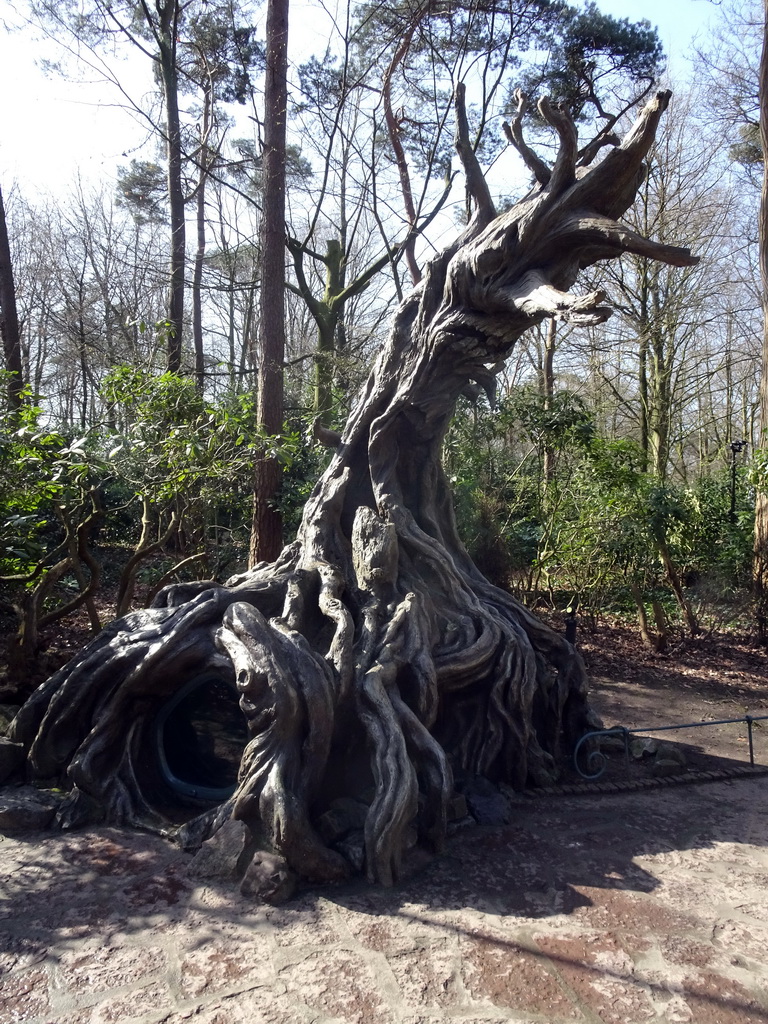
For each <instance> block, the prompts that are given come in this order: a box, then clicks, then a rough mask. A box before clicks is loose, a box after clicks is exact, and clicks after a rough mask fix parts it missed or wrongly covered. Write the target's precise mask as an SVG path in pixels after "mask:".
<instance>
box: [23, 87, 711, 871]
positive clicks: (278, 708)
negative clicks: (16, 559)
mask: <svg viewBox="0 0 768 1024" xmlns="http://www.w3.org/2000/svg"><path fill="white" fill-rule="evenodd" d="M668 100H669V93H667V92H660V93H658V94H657V96H656V97H655V98H654V99H653V100H652V101H651V102H649V103H648V104H647V106H646V107H645V108H644V110H643V111H642V113H641V114H640V116H639V117H638V119H637V121H636V123H635V125H634V127H633V128H632V129H631V131H630V132H629V133H628V135H627V136H626V138H625V139H624V140H623V142H621V143H620V144H618V140H616V139H613V138H611V139H609V140H607V141H608V142H609V143H610V145H611V146H612V148H611V149H610V151H609V152H608V153H607V155H605V157H604V159H603V160H602V161H601V162H599V163H598V164H596V165H595V166H594V167H591V168H588V167H587V166H586V165H587V164H588V163H589V161H590V160H591V159H593V158H594V156H595V153H596V151H597V149H598V148H599V146H597V145H595V144H591V145H590V146H589V147H587V148H586V149H584V150H582V151H579V149H578V144H577V135H576V130H575V127H574V124H573V122H572V120H571V119H570V117H569V116H568V115H567V113H566V112H565V111H563V110H561V109H557V108H554V107H553V106H551V105H550V104H548V103H547V102H546V101H542V102H541V103H540V107H539V109H540V112H541V114H542V115H543V117H544V118H545V120H546V121H547V122H548V123H549V124H550V125H551V126H552V128H553V129H554V130H555V131H556V133H557V135H558V136H559V151H558V155H557V159H556V161H555V163H554V166H553V167H552V168H549V167H548V166H547V165H545V164H544V163H543V162H542V161H541V160H540V159H539V158H537V157H534V155H533V154H532V152H531V151H530V150H529V149H528V148H527V146H526V145H525V143H524V142H523V139H522V134H521V131H520V124H519V120H520V118H521V117H522V113H523V111H522V107H523V103H522V100H521V104H520V110H519V111H518V118H517V119H516V123H515V124H514V125H513V126H512V127H511V128H509V129H508V133H509V136H510V138H511V139H512V141H513V142H514V144H515V145H516V146H517V148H518V150H519V151H520V152H521V154H522V155H523V157H524V159H525V160H526V162H527V163H528V164H529V166H530V168H531V170H532V171H533V172H534V175H535V177H536V179H537V184H536V185H535V187H534V188H533V190H532V191H531V192H530V193H529V194H528V195H527V196H526V197H525V198H524V199H523V200H521V201H520V202H519V203H517V204H516V205H515V206H514V207H513V208H512V209H511V210H509V211H508V212H505V213H502V214H501V215H497V214H496V211H495V209H494V206H493V203H492V201H491V197H490V193H489V190H488V188H487V185H486V182H485V181H484V179H483V176H482V173H481V171H480V168H479V165H478V164H477V161H476V160H475V157H474V155H473V153H472V149H471V147H470V145H469V141H468V130H467V124H466V117H465V113H464V99H463V91H462V90H461V89H459V90H458V91H457V95H456V120H457V132H456V147H457V150H458V152H459V155H460V158H461V160H462V163H463V165H464V168H465V171H466V175H467V182H468V189H469V191H470V193H471V194H472V196H473V198H474V201H475V207H476V212H475V214H474V217H473V219H472V221H471V223H470V224H469V225H468V227H467V228H466V229H465V230H464V232H463V233H462V234H461V236H460V237H459V238H458V239H457V240H456V241H455V242H454V244H453V245H451V246H450V247H449V248H448V249H447V250H446V251H445V252H443V253H442V254H441V255H439V256H437V257H436V258H435V259H433V260H432V262H431V263H430V264H429V266H428V268H427V271H426V273H425V275H424V278H423V280H422V282H421V283H420V284H419V285H418V286H417V287H416V288H415V290H414V291H413V293H412V294H411V295H410V297H408V298H407V299H406V300H405V301H404V302H403V303H402V304H401V305H400V307H399V309H398V311H397V313H396V315H395V318H394V323H393V326H392V331H391V334H390V336H389V340H388V342H387V344H386V345H385V347H384V349H383V351H382V352H381V354H380V356H379V358H378V361H377V363H376V365H375V368H374V369H373V371H372V373H371V375H370V378H369V380H368V382H367V384H366V386H365V389H364V391H363V393H362V395H361V396H360V399H359V401H358V402H357V405H356V407H355V409H354V411H353V412H352V414H351V416H350V418H349V422H348V423H347V426H346V429H345V431H344V434H343V436H342V437H341V438H340V439H339V443H338V447H337V450H336V452H335V454H334V456H333V458H332V461H331V463H330V465H329V467H328V469H327V471H326V472H325V473H324V475H323V476H322V478H321V479H320V480H319V482H318V483H317V485H316V487H315V489H314V491H313V493H312V495H311V497H310V499H309V501H308V503H307V506H306V508H305V511H304V516H303V521H302V525H301V527H300V529H299V532H298V536H297V538H296V540H295V541H294V542H293V543H292V544H290V545H289V546H288V547H286V548H285V550H284V551H283V552H282V554H281V556H280V557H279V559H278V560H277V561H276V562H275V563H274V564H272V565H268V564H262V565H258V566H257V567H256V568H255V569H253V570H252V571H250V572H248V573H246V574H245V575H243V576H240V577H237V578H235V579H232V580H229V581H228V582H227V583H226V584H225V585H223V586H218V585H214V584H211V583H210V582H206V583H199V584H190V585H181V586H173V587H170V588H168V589H166V590H165V591H164V592H163V593H162V594H161V595H160V597H159V598H158V599H157V600H156V601H155V603H154V606H153V607H152V608H150V609H148V610H146V611H141V612H136V613H134V614H130V615H127V616H125V617H124V618H122V619H120V620H118V621H116V622H114V623H113V624H112V625H111V626H109V627H108V628H107V629H106V630H105V631H104V632H103V633H102V634H101V635H100V636H99V637H98V638H97V639H95V640H94V641H93V642H92V643H91V644H90V645H89V646H88V647H86V648H85V650H83V651H82V653H81V654H80V655H78V656H77V657H76V658H75V659H74V661H72V662H71V663H70V664H69V665H68V666H66V667H65V668H64V669H62V670H61V671H60V672H58V673H57V674H56V675H54V676H53V677H52V678H51V679H50V680H49V681H48V682H47V683H45V684H44V685H43V686H42V687H41V688H40V689H39V690H38V691H37V692H36V693H35V694H34V695H33V696H32V698H30V700H29V702H28V703H27V704H26V705H25V706H24V707H23V708H22V710H21V712H20V714H19V716H18V718H17V719H16V722H15V723H14V726H13V737H12V738H14V739H16V740H17V741H19V742H22V743H24V744H25V746H26V748H27V750H28V754H27V764H28V769H29V771H30V772H31V773H32V775H33V776H35V777H37V778H51V777H56V778H59V779H62V778H64V779H66V780H67V785H69V786H70V787H71V792H70V795H69V798H68V800H67V801H66V804H65V805H64V807H63V809H62V811H61V812H60V821H61V823H62V824H64V825H66V824H73V823H77V822H78V821H79V820H83V819H84V818H85V817H88V818H90V820H93V816H94V815H96V816H97V817H99V818H100V819H101V820H104V821H107V822H111V823H133V824H143V825H147V824H150V825H151V824H155V825H162V823H163V821H164V817H163V814H162V809H161V808H160V807H158V801H157V796H156V794H157V789H156V787H155V782H156V779H154V777H153V769H152V766H151V764H149V760H151V759H149V758H148V755H147V750H148V736H149V733H150V731H151V729H152V728H153V722H154V720H155V718H156V716H157V713H158V708H159V707H160V706H161V705H162V704H163V703H164V702H167V701H168V700H169V697H170V696H171V695H173V694H174V693H176V692H177V691H178V690H179V688H180V687H182V686H183V685H184V684H185V682H186V681H187V680H188V679H189V678H190V677H192V676H193V675H195V674H199V673H201V672H202V671H205V672H208V673H209V674H213V675H215V676H218V677H220V678H221V679H223V680H228V681H229V682H230V683H232V682H234V683H235V684H236V687H237V690H238V692H239V700H240V707H241V708H242V711H243V714H244V715H245V717H246V719H247V724H248V734H249V740H248V742H247V745H246V747H245V750H244V753H243V757H242V762H241V766H240V773H239V782H238V785H237V789H236V792H235V794H234V796H232V797H231V798H230V799H229V800H226V801H225V802H224V803H223V804H221V805H220V806H218V807H215V808H214V809H213V810H211V811H209V812H208V813H206V814H204V815H202V816H201V817H200V818H198V819H196V820H195V821H193V822H191V823H190V824H188V825H187V826H186V832H185V835H186V837H187V839H188V841H190V842H192V841H193V840H195V839H196V840H197V841H198V842H202V841H203V840H204V839H205V838H206V837H207V836H210V835H212V834H214V833H215V832H216V831H217V830H218V829H220V828H221V827H222V825H224V824H225V823H226V822H228V821H229V820H230V819H232V818H234V819H238V820H240V821H242V822H244V823H245V824H246V825H247V826H248V829H249V830H250V832H251V833H252V834H253V836H254V837H256V838H255V840H254V841H255V842H258V843H261V844H262V848H264V847H266V848H267V849H268V848H269V847H271V848H272V850H274V851H277V852H278V853H279V854H281V855H282V856H283V857H284V859H285V860H286V861H287V863H288V865H289V866H290V867H291V868H292V869H293V871H295V872H296V873H298V874H299V875H300V876H303V877H304V878H308V879H312V880H331V879H337V878H340V877H342V876H344V875H345V874H347V873H348V872H349V871H350V859H349V858H348V857H345V856H343V855H342V853H341V852H340V850H339V848H338V847H337V848H334V845H333V842H331V843H330V845H329V844H328V843H326V842H325V841H324V840H323V839H322V838H321V835H320V832H319V831H318V824H317V823H318V819H319V816H320V815H321V814H322V813H323V812H324V811H325V810H326V809H327V808H328V806H329V805H330V803H331V802H332V801H333V800H334V799H336V800H338V798H340V797H344V796H351V797H355V798H356V799H358V800H360V801H362V803H361V804H360V806H363V805H364V814H363V817H364V854H365V857H364V860H365V869H366V871H367V874H368V877H369V878H370V879H371V880H377V881H379V882H382V883H384V884H388V883H390V882H391V881H392V880H393V878H395V877H396V876H397V874H398V870H399V867H400V864H401V859H402V857H403V854H404V850H405V849H406V847H407V846H408V844H409V843H412V842H413V835H414V830H415V832H416V833H417V834H418V837H419V838H420V840H421V841H422V842H424V843H426V844H431V846H433V847H437V848H439V847H440V844H441V842H442V840H443V838H444V836H445V833H446V812H447V806H448V804H449V801H450V799H451V796H452V791H453V782H452V778H453V776H452V772H453V771H454V770H456V769H460V770H462V771H465V772H471V773H476V774H478V775H482V776H485V777H486V778H489V779H491V780H504V781H506V782H507V783H508V784H510V785H511V786H513V787H522V786H524V785H525V784H526V781H528V782H533V783H536V784H546V783H547V782H550V781H551V780H552V779H553V778H554V777H555V776H556V772H557V762H558V759H559V758H560V757H561V755H562V754H563V753H564V752H565V751H567V750H568V749H570V748H572V746H573V745H574V744H575V742H576V740H577V739H578V738H579V736H580V735H582V734H583V732H584V731H585V730H586V729H587V728H588V725H589V717H590V712H589V706H588V703H587V690H586V679H585V675H584V670H583V666H582V663H581V661H580V659H579V657H578V655H577V654H576V653H575V652H574V650H573V648H572V647H571V645H570V644H568V643H567V642H566V641H565V640H563V639H562V638H561V637H560V636H559V635H557V634H556V633H555V632H553V631H552V630H551V629H549V628H548V627H547V626H546V625H544V624H543V623H542V622H540V621H539V620H537V619H536V618H535V617H534V616H533V615H531V614H530V613H529V612H528V611H527V610H526V609H525V608H523V607H522V606H521V605H520V604H519V603H518V602H517V601H515V600H514V599H513V598H512V597H511V596H510V595H509V594H507V593H505V592H503V591H502V590H499V589H497V588H496V587H494V586H491V585H490V584H489V583H488V582H487V581H486V580H485V579H484V578H483V576H482V575H481V574H480V572H479V571H478V570H477V568H476V567H475V566H474V565H473V563H472V561H471V560H470V558H469V557H468V555H467V553H466V551H465V550H464V548H463V546H462V544H461V541H460V540H459V537H458V534H457V531H456V525H455V521H454V515H453V509H452V503H451V492H450V487H449V484H448V482H447V480H446V477H445V475H444V472H443V469H442V467H441V462H440V451H441V444H442V441H443V437H444V435H445V432H446V429H447V427H448V424H449V421H450V418H451V416H452V414H453V411H454V407H455V404H456V401H457V399H458V397H459V395H461V394H462V392H465V391H466V390H467V388H468V387H469V388H470V389H471V388H477V387H481V388H484V389H485V390H487V391H490V390H491V389H492V387H493V383H494V375H495V373H496V372H497V370H498V368H499V367H500V365H501V361H502V360H503V359H504V357H505V356H506V355H507V354H508V353H509V351H510V349H511V348H512V346H513V345H514V343H515V340H516V339H517V338H519V337H520V335H521V334H522V333H523V332H524V331H525V330H526V329H528V328H529V327H531V326H532V325H533V324H536V323H539V322H540V321H542V320H543V319H544V318H546V317H555V318H557V319H561V320H567V321H570V322H571V323H577V324H594V323H599V322H601V321H603V320H605V319H606V318H607V317H608V316H609V315H610V312H611V311H610V309H609V308H608V307H607V306H606V305H605V295H604V294H603V293H601V292H592V293H590V294H587V295H580V296H576V295H573V294H570V292H569V289H570V288H571V287H572V286H573V285H574V283H575V281H576V278H577V275H578V272H579V270H581V269H582V268H584V267H587V266H589V265H590V264H593V263H595V262H596V261H598V260H604V259H611V258H613V257H617V256H620V255H621V254H622V253H623V252H632V253H639V254H641V255H643V256H648V257H651V258H653V259H657V260H661V261H664V262H666V263H670V264H673V265H677V266H684V265H689V264H691V263H693V262H695V258H694V257H692V256H691V254H690V252H689V251H688V250H687V249H682V248H677V247H674V246H669V245H659V244H656V243H654V242H651V241H649V240H647V239H645V238H642V237H640V236H639V235H637V234H636V233H634V232H633V231H631V230H630V229H629V228H628V227H626V226H624V225H623V224H622V223H620V221H619V218H620V217H621V215H622V214H623V213H624V212H625V211H626V210H627V209H628V207H629V206H630V204H631V203H632V201H633V199H634V197H635V194H636V191H637V189H638V187H639V185H640V183H641V181H642V178H643V173H644V167H643V159H644V157H645V155H646V153H647V152H648V149H649V147H650V146H651V144H652V142H653V139H654V135H655V131H656V127H657V125H658V122H659V118H660V117H661V114H662V112H663V111H664V109H665V107H666V106H667V103H668ZM353 859H354V858H353Z"/></svg>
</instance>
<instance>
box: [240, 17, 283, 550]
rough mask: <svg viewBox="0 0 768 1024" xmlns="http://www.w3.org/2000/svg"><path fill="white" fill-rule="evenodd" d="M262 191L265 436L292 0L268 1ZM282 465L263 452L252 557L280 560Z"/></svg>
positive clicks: (279, 329)
mask: <svg viewBox="0 0 768 1024" xmlns="http://www.w3.org/2000/svg"><path fill="white" fill-rule="evenodd" d="M264 106H265V113H264V160H263V169H264V190H263V194H262V209H263V213H262V218H261V247H262V248H261V260H262V272H261V295H260V301H259V312H260V323H259V354H260V362H259V377H258V388H259V394H258V406H257V410H258V420H259V424H260V425H261V426H262V427H263V429H264V431H265V432H266V433H267V434H278V433H279V432H280V431H281V430H282V428H283V361H284V358H285V132H286V113H287V106H288V0H269V3H268V5H267V67H266V73H265V83H264ZM279 486H280V465H279V463H278V462H277V460H276V459H274V458H268V457H267V456H266V455H263V456H262V457H261V458H259V459H258V460H257V462H256V466H255V468H254V484H253V520H252V524H251V543H250V553H249V561H250V564H251V565H252V566H253V565H255V564H256V563H257V562H261V561H270V560H272V559H274V558H277V556H278V554H279V553H280V549H281V547H282V544H283V521H282V516H281V515H280V512H279V510H278V509H277V508H275V506H274V499H275V497H276V495H277V492H278V489H279Z"/></svg>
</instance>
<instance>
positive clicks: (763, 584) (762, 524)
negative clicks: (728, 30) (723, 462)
mask: <svg viewBox="0 0 768 1024" xmlns="http://www.w3.org/2000/svg"><path fill="white" fill-rule="evenodd" d="M760 142H761V145H762V150H763V190H762V193H761V195H760V219H759V223H758V228H759V236H760V280H761V283H762V288H763V296H762V298H763V356H762V363H761V371H762V372H761V378H760V428H761V444H763V445H764V444H766V438H768V434H766V431H767V430H768V0H765V2H764V4H763V49H762V54H761V57H760ZM752 581H753V593H754V600H755V616H756V619H757V626H758V632H759V635H760V640H761V642H762V643H768V493H767V492H766V491H764V490H761V489H758V491H757V495H756V497H755V541H754V558H753V562H752Z"/></svg>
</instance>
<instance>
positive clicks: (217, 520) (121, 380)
mask: <svg viewBox="0 0 768 1024" xmlns="http://www.w3.org/2000/svg"><path fill="white" fill-rule="evenodd" d="M103 396H104V398H105V400H106V401H107V402H108V403H109V404H110V405H111V406H112V407H113V411H114V413H115V414H116V416H117V419H118V421H119V422H121V423H122V424H123V429H122V430H121V431H120V432H115V433H113V434H112V435H111V437H110V445H109V450H108V451H107V457H108V459H109V460H110V463H111V465H112V466H113V469H114V472H115V475H116V476H117V477H118V478H119V479H120V480H121V481H122V484H123V486H128V487H129V488H130V489H131V491H132V497H133V498H135V499H139V500H141V501H142V502H146V503H149V505H150V506H151V507H152V508H153V509H154V510H155V514H156V515H158V516H159V517H162V516H163V515H168V514H171V513H175V516H176V518H177V520H178V522H179V528H180V530H183V531H186V535H187V543H188V544H189V545H192V546H194V545H195V544H204V543H206V541H207V539H208V538H209V537H210V534H211V531H212V530H213V531H214V533H216V531H218V530H219V529H220V528H222V526H223V527H224V528H226V530H227V531H230V532H231V531H233V530H235V531H238V532H239V533H240V534H245V533H246V531H247V524H249V522H250V503H251V497H252V475H253V465H254V462H255V461H256V459H257V458H258V457H260V455H261V454H262V453H264V452H266V453H267V454H268V455H270V456H271V457H274V458H276V459H277V460H278V461H279V462H280V464H281V465H282V466H283V468H284V469H288V468H289V467H290V466H291V465H292V464H293V461H294V459H295V457H296V455H297V453H298V452H299V451H300V448H301V443H300V436H299V434H298V432H286V433H285V434H282V435H279V436H277V437H274V436H268V435H266V434H265V433H264V431H263V430H262V429H261V428H260V427H259V425H258V423H257V421H256V407H255V401H254V398H253V396H252V395H250V394H229V395H226V396H225V397H224V398H223V399H221V400H219V401H217V402H215V403H213V402H209V401H207V400H205V399H204V398H203V396H202V395H201V394H200V392H199V390H198V389H197V387H196V384H195V381H194V380H193V379H192V378H189V377H183V376H180V375H178V374H173V373H168V372H166V373H164V374H161V375H159V376H154V375H152V374H150V373H148V372H147V371H145V370H142V369H139V368H136V367H130V366H123V367H118V368H116V369H114V370H113V371H112V372H111V373H110V374H109V376H108V377H107V378H106V380H105V383H104V386H103ZM244 545H245V536H244V537H243V546H244Z"/></svg>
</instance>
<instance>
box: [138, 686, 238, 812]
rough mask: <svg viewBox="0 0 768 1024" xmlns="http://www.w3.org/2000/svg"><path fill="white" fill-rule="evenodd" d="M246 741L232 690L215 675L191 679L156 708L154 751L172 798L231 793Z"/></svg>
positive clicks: (216, 797) (195, 800) (204, 799)
mask: <svg viewBox="0 0 768 1024" xmlns="http://www.w3.org/2000/svg"><path fill="white" fill-rule="evenodd" d="M247 741H248V732H247V727H246V721H245V717H244V715H243V713H242V711H241V710H240V706H239V704H238V694H237V690H236V689H235V688H234V687H233V686H232V685H231V684H229V683H228V682H227V681H225V680H223V679H222V678H221V677H220V676H214V675H200V676H196V677H195V678H193V679H191V680H190V681H189V682H188V683H186V684H185V685H184V686H183V687H182V688H181V690H179V691H178V692H177V693H176V694H174V696H173V697H172V698H171V699H170V700H169V701H167V702H166V703H165V704H163V705H162V707H161V708H160V709H159V711H158V713H157V717H156V718H155V723H154V729H153V733H152V742H153V748H154V750H153V753H154V759H155V761H156V764H157V768H158V773H159V776H160V780H161V782H162V784H163V787H164V788H165V789H166V790H167V791H168V795H169V796H170V797H171V798H172V799H176V800H178V801H180V802H181V803H183V804H187V805H193V806H200V805H201V804H203V805H208V804H217V803H221V802H222V801H224V800H226V799H227V798H228V797H230V796H231V795H232V794H233V793H234V791H235V787H236V785H237V773H238V769H239V766H240V760H241V758H242V754H243V749H244V747H245V744H246V743H247Z"/></svg>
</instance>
